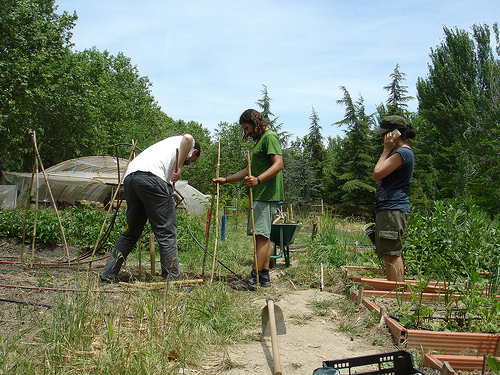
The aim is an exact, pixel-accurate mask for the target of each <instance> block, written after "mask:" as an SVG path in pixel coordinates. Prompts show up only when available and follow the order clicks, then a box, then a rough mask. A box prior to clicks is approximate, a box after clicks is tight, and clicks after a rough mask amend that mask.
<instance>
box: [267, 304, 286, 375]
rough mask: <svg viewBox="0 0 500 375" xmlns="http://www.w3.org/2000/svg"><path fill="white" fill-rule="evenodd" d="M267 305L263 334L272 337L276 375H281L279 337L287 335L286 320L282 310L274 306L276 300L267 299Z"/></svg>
mask: <svg viewBox="0 0 500 375" xmlns="http://www.w3.org/2000/svg"><path fill="white" fill-rule="evenodd" d="M266 303H267V305H266V306H264V308H263V309H262V334H263V335H264V336H271V344H272V349H273V364H274V375H281V374H282V372H281V362H280V354H279V351H278V336H277V335H284V334H285V333H286V327H285V319H283V312H282V311H281V308H280V307H279V306H277V305H275V304H274V298H273V297H271V296H268V297H267V298H266Z"/></svg>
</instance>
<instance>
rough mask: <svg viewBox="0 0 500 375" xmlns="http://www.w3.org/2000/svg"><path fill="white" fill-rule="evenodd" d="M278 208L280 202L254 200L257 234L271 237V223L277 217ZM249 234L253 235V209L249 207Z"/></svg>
mask: <svg viewBox="0 0 500 375" xmlns="http://www.w3.org/2000/svg"><path fill="white" fill-rule="evenodd" d="M277 210H278V202H264V201H254V202H253V217H254V224H255V234H256V235H257V236H264V237H266V238H270V237H271V225H272V223H273V221H274V218H275V217H276V212H277ZM247 234H248V235H249V236H251V235H253V232H252V210H251V208H249V209H248V220H247Z"/></svg>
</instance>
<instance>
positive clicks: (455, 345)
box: [343, 267, 500, 370]
mask: <svg viewBox="0 0 500 375" xmlns="http://www.w3.org/2000/svg"><path fill="white" fill-rule="evenodd" d="M361 269H363V267H343V271H344V274H345V276H346V277H347V278H349V279H350V280H351V281H353V282H356V283H359V285H360V289H359V290H358V292H355V291H353V292H351V299H352V300H354V301H357V302H358V303H363V305H364V306H366V307H367V308H368V309H369V310H373V311H376V312H377V313H378V314H379V315H381V314H382V313H381V311H383V316H381V320H383V321H384V322H385V324H386V325H387V327H388V328H389V330H390V331H391V334H392V336H393V338H394V340H395V341H396V342H397V343H398V345H399V346H400V347H401V348H407V349H415V350H417V351H420V352H421V353H422V354H423V355H424V354H425V355H426V357H424V361H425V362H424V365H426V366H429V367H434V368H438V369H442V363H443V362H444V361H447V362H448V363H449V364H450V365H451V366H452V367H453V369H454V370H480V369H482V364H483V357H482V356H481V357H478V356H477V355H478V354H480V355H482V354H484V353H487V354H490V355H494V356H496V357H500V334H498V333H472V332H443V331H429V330H417V329H407V328H405V327H403V326H402V325H401V324H400V323H399V322H398V321H397V320H395V319H394V318H392V317H391V316H389V315H388V314H387V313H386V312H385V311H384V310H383V307H382V306H379V305H378V304H377V302H375V301H372V300H371V298H370V297H371V296H377V297H384V298H399V299H402V300H411V293H410V292H406V290H411V288H412V287H413V288H414V287H415V284H416V282H414V281H405V283H404V284H403V285H402V284H401V283H395V282H392V281H387V280H384V279H379V278H367V277H360V276H357V275H354V276H353V275H350V272H351V271H353V270H356V271H360V270H361ZM365 288H366V289H365ZM419 296H421V298H422V299H425V300H426V301H430V302H432V301H439V300H442V298H443V285H440V283H433V284H429V288H427V289H426V292H425V293H422V294H421V295H420V294H419ZM454 297H455V298H456V297H458V296H454ZM434 353H436V354H434ZM478 358H480V359H478ZM442 359H443V361H441V360H442ZM439 363H440V364H441V365H439ZM439 366H441V367H439Z"/></svg>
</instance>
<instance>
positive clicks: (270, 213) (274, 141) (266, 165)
mask: <svg viewBox="0 0 500 375" xmlns="http://www.w3.org/2000/svg"><path fill="white" fill-rule="evenodd" d="M240 125H241V129H242V130H243V132H244V138H251V139H253V140H254V141H255V147H254V149H253V152H252V161H251V165H250V167H251V172H252V175H251V176H249V173H248V166H247V167H246V168H244V169H242V170H240V171H239V172H236V173H234V174H232V175H231V176H228V177H227V178H226V177H218V178H214V179H213V182H214V183H218V184H220V185H224V184H226V183H234V182H238V181H243V180H245V182H246V184H247V185H248V186H249V187H251V188H252V189H253V190H252V191H253V198H254V202H253V212H254V218H255V222H254V224H255V228H252V223H251V212H249V215H248V221H247V234H248V235H253V233H252V231H253V230H254V229H255V239H256V257H257V263H255V262H254V265H253V268H252V271H251V272H250V276H249V277H248V280H247V281H241V280H240V281H235V282H234V283H233V288H234V289H237V290H255V289H256V286H257V276H258V280H259V283H260V286H262V287H266V288H268V287H271V279H270V277H269V262H270V259H271V240H270V238H271V225H272V222H273V220H274V218H275V216H276V213H277V210H278V205H279V202H280V201H282V200H283V199H284V188H283V174H282V170H283V156H282V151H281V143H280V140H279V138H278V136H277V135H276V133H275V132H273V131H272V130H271V129H269V128H268V126H267V122H266V120H265V118H264V116H262V114H261V113H260V112H259V111H257V110H255V109H247V110H246V111H244V112H243V113H242V114H241V116H240ZM257 272H258V273H257Z"/></svg>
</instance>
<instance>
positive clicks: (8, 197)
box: [0, 185, 17, 210]
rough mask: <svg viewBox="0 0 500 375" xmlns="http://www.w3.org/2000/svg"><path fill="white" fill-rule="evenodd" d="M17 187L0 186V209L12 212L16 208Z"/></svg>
mask: <svg viewBox="0 0 500 375" xmlns="http://www.w3.org/2000/svg"><path fill="white" fill-rule="evenodd" d="M16 201H17V186H16V185H0V208H4V209H9V210H13V209H14V208H16Z"/></svg>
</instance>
